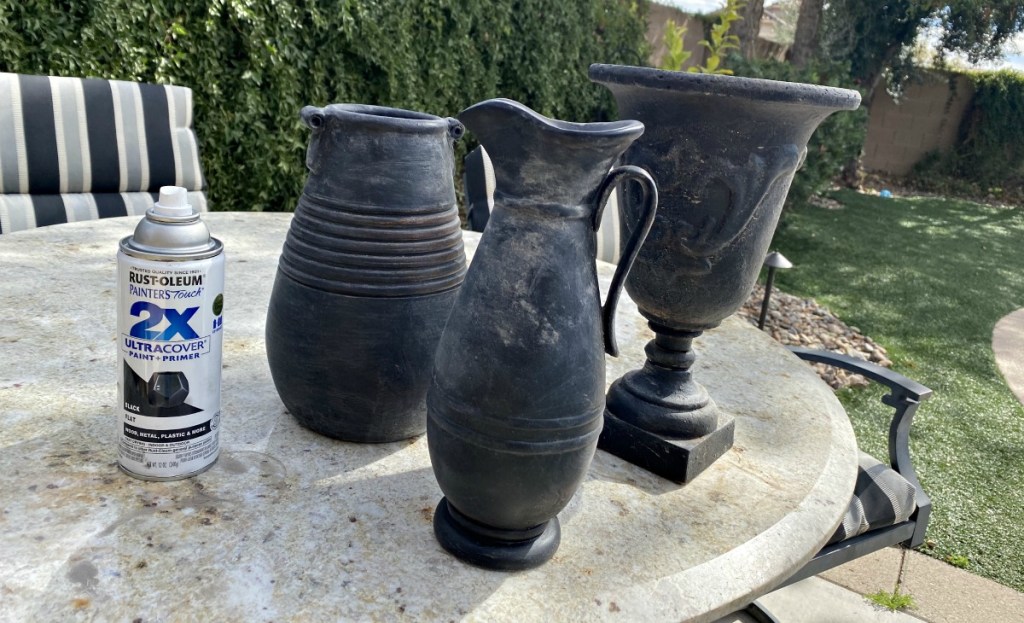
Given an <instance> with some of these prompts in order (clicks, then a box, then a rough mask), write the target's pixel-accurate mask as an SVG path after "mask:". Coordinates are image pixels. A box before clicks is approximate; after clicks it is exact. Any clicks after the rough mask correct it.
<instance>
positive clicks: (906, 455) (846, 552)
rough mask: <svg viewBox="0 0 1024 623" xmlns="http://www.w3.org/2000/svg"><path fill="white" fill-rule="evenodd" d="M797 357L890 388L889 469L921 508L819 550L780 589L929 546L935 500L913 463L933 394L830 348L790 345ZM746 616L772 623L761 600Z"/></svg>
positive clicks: (894, 373)
mask: <svg viewBox="0 0 1024 623" xmlns="http://www.w3.org/2000/svg"><path fill="white" fill-rule="evenodd" d="M788 348H789V350H790V351H792V352H793V354H795V355H796V356H797V357H799V358H801V359H803V360H804V361H809V362H812V363H823V364H826V365H829V366H834V367H836V368H842V369H843V370H848V371H850V372H855V373H857V374H860V375H861V376H864V377H865V378H867V379H870V380H871V381H874V382H876V383H881V384H882V385H884V386H886V387H887V388H888V389H889V393H888V394H886V395H885V396H883V397H882V403H883V404H886V405H888V406H890V407H892V408H893V409H895V414H894V415H893V418H892V421H891V422H890V424H889V466H890V467H892V468H893V469H894V470H896V471H897V472H899V474H900V475H901V476H903V477H904V478H906V479H907V481H908V482H910V484H912V485H913V486H914V489H915V491H916V496H915V501H916V502H917V510H915V511H914V513H913V514H912V515H911V516H910V518H909V519H908V520H907V521H904V522H901V523H898V524H895V525H892V526H886V527H884V528H878V529H876V530H870V531H868V532H865V533H864V534H861V535H858V536H855V537H853V538H850V539H846V540H845V541H840V542H838V543H833V544H831V545H826V546H825V547H824V548H822V549H821V551H820V552H818V553H817V554H815V556H814V558H812V559H811V560H810V561H809V562H808V563H807V564H806V565H804V566H803V567H802V568H801V569H800V570H799V571H797V572H796V573H795V574H793V575H792V576H790V577H789V578H788V579H786V581H785V582H783V583H782V584H780V585H779V587H778V588H782V587H784V586H788V585H790V584H793V583H795V582H799V581H800V580H804V579H806V578H809V577H811V576H814V575H818V574H819V573H821V572H823V571H827V570H829V569H831V568H833V567H838V566H839V565H841V564H844V563H847V562H850V561H851V560H854V559H856V558H860V557H861V556H864V555H866V554H870V553H871V552H874V551H877V550H880V549H882V548H884V547H889V546H892V545H899V546H901V547H906V548H915V547H918V546H920V545H921V544H922V543H924V534H925V530H926V528H927V527H928V518H929V516H930V514H931V510H932V502H931V499H929V497H928V495H927V494H926V493H925V492H924V489H922V488H921V482H920V481H919V480H918V478H917V472H916V471H915V470H914V465H913V463H912V462H911V460H910V425H911V424H912V423H913V420H914V415H915V414H916V413H917V408H918V407H919V406H921V403H922V402H924V401H925V400H927V399H928V398H930V397H931V395H932V390H930V389H928V388H927V387H925V386H924V385H921V384H920V383H918V382H917V381H914V380H912V379H908V378H907V377H905V376H903V375H902V374H900V373H898V372H893V371H892V370H890V369H888V368H883V367H882V366H878V365H875V364H873V363H870V362H867V361H864V360H863V359H857V358H855V357H849V356H847V355H841V354H839V353H833V352H830V351H826V350H814V349H809V348H800V347H796V346H790V347H788ZM745 612H746V613H747V614H748V615H749V616H751V617H752V618H753V619H754V620H755V621H759V622H765V623H768V622H772V623H775V622H776V619H775V618H774V617H772V615H771V614H769V613H768V612H767V611H766V610H765V609H764V608H763V607H762V606H761V605H760V603H759V602H756V601H755V602H754V603H753V604H751V605H750V606H748V607H747V609H746V610H745Z"/></svg>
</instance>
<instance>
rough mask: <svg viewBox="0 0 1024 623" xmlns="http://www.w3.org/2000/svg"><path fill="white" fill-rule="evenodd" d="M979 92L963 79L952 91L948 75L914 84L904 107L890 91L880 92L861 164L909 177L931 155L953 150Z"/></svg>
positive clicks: (908, 89)
mask: <svg viewBox="0 0 1024 623" xmlns="http://www.w3.org/2000/svg"><path fill="white" fill-rule="evenodd" d="M973 93H974V91H973V87H972V86H971V83H970V82H969V81H968V80H967V79H966V78H964V77H963V76H957V77H956V86H955V88H953V89H951V88H950V85H949V81H948V78H947V77H946V76H945V75H934V76H931V77H929V78H927V79H926V81H925V82H923V83H914V84H908V85H907V86H906V89H905V92H904V94H903V96H902V97H901V98H900V101H899V103H897V102H895V101H894V100H893V98H892V96H891V95H889V93H887V92H886V91H885V90H884V89H879V90H878V91H876V92H875V96H874V98H873V99H872V101H871V115H870V118H869V119H868V131H867V139H866V140H865V142H864V157H863V159H862V161H861V162H862V166H863V167H864V169H865V170H867V171H875V172H879V173H885V174H889V175H896V176H900V175H906V174H907V173H909V172H910V170H911V169H912V168H913V166H914V164H916V163H917V162H918V161H919V160H920V159H921V158H923V157H924V156H925V155H927V154H928V153H929V152H932V151H947V150H949V149H951V148H952V147H953V145H954V144H955V143H956V138H957V132H958V131H959V129H960V120H961V119H963V116H964V113H965V111H966V110H967V106H968V105H969V104H970V101H971V96H972V95H973Z"/></svg>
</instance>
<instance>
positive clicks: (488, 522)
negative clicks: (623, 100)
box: [427, 99, 657, 569]
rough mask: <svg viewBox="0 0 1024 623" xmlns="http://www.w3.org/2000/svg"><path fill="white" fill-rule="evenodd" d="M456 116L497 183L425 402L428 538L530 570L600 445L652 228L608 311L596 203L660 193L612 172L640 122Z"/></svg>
mask: <svg viewBox="0 0 1024 623" xmlns="http://www.w3.org/2000/svg"><path fill="white" fill-rule="evenodd" d="M459 119H460V120H462V121H463V122H464V123H465V124H466V125H467V126H468V127H469V128H470V129H471V130H472V131H473V132H474V133H475V135H476V137H477V138H478V139H479V140H480V142H481V144H483V145H484V147H485V148H486V149H487V152H488V153H489V154H490V155H491V159H492V161H493V163H494V170H495V171H494V172H495V185H496V188H495V201H494V212H493V213H492V214H491V217H490V219H489V221H488V224H487V229H486V230H485V231H484V233H483V237H482V239H481V240H480V244H479V246H478V248H477V251H476V253H475V255H474V257H473V263H472V265H471V266H470V269H469V273H468V275H467V276H466V282H465V283H464V284H463V286H462V289H461V290H460V291H459V295H458V299H457V300H456V303H455V306H454V308H453V309H452V313H451V316H450V318H449V320H448V324H447V326H446V328H445V331H444V334H443V336H442V338H441V342H440V344H439V345H438V351H437V359H436V364H435V371H434V379H433V382H432V384H431V387H430V392H429V394H428V398H427V406H428V420H427V443H428V446H429V449H430V459H431V463H432V466H433V469H434V475H435V476H436V477H437V482H438V484H439V485H440V487H441V490H442V491H443V492H444V495H445V498H444V499H443V500H442V501H441V503H440V505H439V506H438V508H437V512H436V513H435V515H434V532H435V535H436V536H437V538H438V540H439V542H440V543H441V545H442V546H444V548H445V549H447V550H448V551H449V552H451V553H452V554H454V555H456V556H458V557H459V558H461V559H463V560H465V561H467V562H470V563H473V564H476V565H479V566H483V567H488V568H493V569H525V568H529V567H533V566H536V565H539V564H541V563H543V562H544V561H546V560H548V559H549V558H550V557H551V556H552V555H554V553H555V550H556V549H557V547H558V543H559V534H560V529H559V524H558V519H557V518H556V517H555V515H556V514H557V513H558V512H559V511H560V510H561V509H562V508H563V507H564V506H565V505H566V503H568V502H569V499H570V498H571V497H572V495H573V493H574V492H575V491H576V489H577V488H578V487H579V485H580V483H581V482H582V480H583V478H584V476H585V475H586V472H587V468H588V466H589V465H590V461H591V458H592V457H593V454H594V451H595V449H596V446H597V437H598V434H599V432H600V430H601V413H602V411H603V410H604V388H605V382H604V371H605V364H604V354H605V350H606V349H607V351H608V352H610V353H612V354H615V345H614V336H613V334H612V326H613V325H612V321H613V314H614V310H615V303H616V300H617V298H618V295H619V292H620V289H621V286H622V281H623V278H624V277H625V275H626V272H627V271H628V270H629V265H630V263H631V262H632V259H633V258H634V257H635V255H636V249H637V246H638V245H639V244H640V243H641V242H642V240H643V237H644V235H646V230H645V228H644V227H643V226H640V227H638V228H636V229H635V231H634V235H633V236H632V238H631V239H630V240H629V242H628V243H627V244H626V245H625V250H624V252H623V257H622V260H621V261H620V263H619V268H618V271H617V272H616V274H615V278H614V279H613V282H612V286H611V290H610V293H609V295H608V301H607V303H606V304H605V306H604V309H603V311H602V308H601V301H600V293H599V292H598V286H597V273H596V264H595V256H596V253H597V239H596V236H595V229H596V227H597V224H598V223H600V209H601V206H603V205H604V203H605V200H606V199H607V197H608V195H609V194H610V192H611V190H612V189H613V187H614V185H615V183H616V182H617V181H618V180H620V179H623V178H629V179H636V180H639V181H641V182H642V183H644V184H645V187H646V188H647V190H648V192H649V193H650V195H651V197H652V200H651V202H650V206H649V207H650V209H651V210H653V208H654V205H655V203H656V196H657V193H656V191H655V189H654V185H653V182H652V181H651V180H650V177H649V176H648V175H646V174H645V173H644V172H643V171H639V170H638V169H634V168H632V167H625V168H619V169H614V170H612V171H611V173H609V169H611V167H612V164H613V163H614V161H615V160H616V158H618V156H619V155H620V154H621V153H622V151H623V150H624V149H625V148H626V146H628V145H629V144H630V143H631V142H632V141H633V140H634V139H635V138H636V137H637V136H639V135H640V133H642V132H643V126H642V125H641V124H639V123H636V122H633V121H622V122H614V123H593V124H575V123H565V122H561V121H556V120H553V119H548V118H547V117H543V116H541V115H538V114H537V113H535V112H533V111H532V110H530V109H529V108H526V107H525V106H523V105H522V104H519V103H516V102H512V101H510V100H502V99H499V100H488V101H486V102H482V103H480V104H477V105H475V106H472V107H470V108H468V109H466V110H464V111H463V112H462V113H461V114H460V115H459ZM649 212H650V211H649ZM646 220H647V222H648V227H649V224H650V222H653V214H648V217H647V219H646Z"/></svg>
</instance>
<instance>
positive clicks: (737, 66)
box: [726, 55, 868, 206]
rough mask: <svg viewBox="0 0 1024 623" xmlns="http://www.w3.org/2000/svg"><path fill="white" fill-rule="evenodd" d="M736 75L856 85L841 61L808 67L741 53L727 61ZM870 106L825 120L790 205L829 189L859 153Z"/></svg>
mask: <svg viewBox="0 0 1024 623" xmlns="http://www.w3.org/2000/svg"><path fill="white" fill-rule="evenodd" d="M726 66H727V67H729V68H731V69H732V70H733V71H734V72H735V74H736V75H737V76H746V77H748V78H763V79H767V80H785V81H787V82H803V83H807V84H822V85H826V86H833V87H842V88H847V89H853V88H855V87H854V85H853V81H852V80H851V78H850V77H849V75H850V70H849V66H848V65H846V64H844V63H838V62H835V63H833V62H818V63H816V64H812V65H810V66H808V67H807V68H806V69H797V68H795V67H794V66H793V65H792V64H791V63H787V62H782V61H775V60H758V61H748V60H745V59H743V58H742V57H740V56H738V55H733V56H731V57H730V58H729V62H728V63H727V64H726ZM867 119H868V116H867V109H866V108H865V107H864V106H861V107H860V108H859V109H857V110H855V111H843V112H837V113H835V114H833V115H831V116H830V117H829V118H828V119H826V120H825V121H824V122H822V124H821V125H820V126H818V129H817V130H816V131H815V132H814V134H813V135H812V136H811V140H810V141H809V142H808V143H807V159H806V160H805V161H804V165H803V166H802V167H801V168H800V170H799V171H797V173H796V176H795V177H794V178H793V185H792V186H791V187H790V190H789V197H788V198H787V200H786V205H787V206H793V205H800V204H802V203H805V202H806V201H807V200H808V199H810V198H811V197H813V196H814V195H816V194H818V193H820V192H821V191H823V190H825V189H827V188H828V187H829V186H830V185H831V183H832V182H833V180H835V179H836V178H837V177H838V176H839V175H840V173H842V172H843V168H844V167H846V166H847V165H848V164H849V163H850V162H854V161H856V160H857V158H858V157H859V156H860V152H861V149H862V148H863V146H864V139H865V137H866V136H867Z"/></svg>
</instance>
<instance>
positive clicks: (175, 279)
mask: <svg viewBox="0 0 1024 623" xmlns="http://www.w3.org/2000/svg"><path fill="white" fill-rule="evenodd" d="M117 285H118V292H117V329H118V336H117V337H118V371H117V374H118V377H117V378H118V384H117V390H118V405H119V412H120V421H119V422H118V465H119V466H120V467H121V469H122V470H123V471H125V472H127V473H128V474H131V475H132V476H136V477H138V478H143V479H146V480H176V479H179V478H187V477H189V476H193V475H195V474H198V473H199V472H202V471H203V470H205V469H207V468H209V467H210V466H211V465H213V463H214V461H216V460H217V454H218V452H219V450H220V368H221V356H222V343H223V337H224V333H223V331H224V325H223V318H224V317H223V315H222V312H223V307H224V245H223V244H222V243H221V241H220V240H217V239H216V238H212V237H211V236H210V230H209V229H208V228H207V226H206V224H205V223H203V221H202V220H200V218H199V213H198V212H196V211H194V210H193V209H192V206H191V205H189V203H188V194H187V192H186V190H185V189H184V188H180V187H177V186H164V187H163V188H161V189H160V198H159V200H158V201H157V203H156V205H154V206H153V207H152V208H150V209H149V211H148V212H146V216H145V218H144V219H142V221H141V222H140V223H139V225H138V227H136V228H135V233H134V234H132V235H131V236H129V237H127V238H125V239H123V240H121V245H120V249H119V251H118V254H117Z"/></svg>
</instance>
